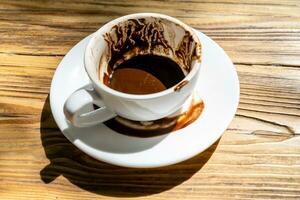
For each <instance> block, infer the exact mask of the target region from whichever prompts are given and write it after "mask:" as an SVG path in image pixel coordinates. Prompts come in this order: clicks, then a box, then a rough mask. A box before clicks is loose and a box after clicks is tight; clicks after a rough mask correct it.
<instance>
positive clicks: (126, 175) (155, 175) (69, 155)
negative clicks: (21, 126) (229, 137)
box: [40, 97, 218, 197]
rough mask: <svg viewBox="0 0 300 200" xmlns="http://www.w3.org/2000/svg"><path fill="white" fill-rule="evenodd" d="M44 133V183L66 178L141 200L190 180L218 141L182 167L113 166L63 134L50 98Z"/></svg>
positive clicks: (98, 191)
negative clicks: (140, 199) (46, 160)
mask: <svg viewBox="0 0 300 200" xmlns="http://www.w3.org/2000/svg"><path fill="white" fill-rule="evenodd" d="M40 133H41V140H42V145H43V147H44V150H45V153H46V156H47V158H48V159H49V161H50V164H48V165H47V166H45V167H44V169H42V170H41V171H40V175H41V179H42V181H43V182H44V183H51V182H52V181H54V180H55V179H56V178H57V177H58V176H60V175H63V176H64V177H65V178H67V179H68V180H69V181H70V182H71V183H73V184H74V185H76V186H78V187H80V188H82V189H84V190H87V191H90V192H93V193H96V194H101V195H106V196H114V197H138V196H146V195H151V194H156V193H160V192H163V191H166V190H169V189H171V188H173V187H175V186H176V185H179V184H181V183H182V182H184V181H186V180H188V179H189V178H190V177H191V176H192V175H193V174H195V173H196V172H197V171H199V170H200V169H201V168H202V167H203V166H204V165H205V164H206V162H207V161H208V160H209V158H210V157H211V155H212V154H213V152H214V151H215V149H216V147H217V145H218V141H217V142H216V143H215V144H214V145H212V146H211V147H210V148H209V149H207V150H206V151H204V152H202V153H201V154H199V155H197V156H196V157H194V158H192V159H190V160H187V161H184V162H182V163H179V164H175V165H171V166H168V167H161V168H154V169H134V168H125V167H118V166H113V165H110V164H106V163H104V162H100V161H98V160H95V159H93V158H91V157H90V156H88V155H86V154H85V153H83V152H81V151H80V150H79V149H77V148H76V147H75V146H74V145H73V144H72V143H70V142H69V141H68V140H67V139H66V138H65V137H64V135H63V134H62V133H61V132H60V131H59V129H58V127H57V126H56V124H55V122H54V119H53V117H52V114H51V110H50V105H49V97H48V98H47V100H46V102H45V104H44V107H43V111H42V115H41V125H40Z"/></svg>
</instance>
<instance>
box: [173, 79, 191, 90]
mask: <svg viewBox="0 0 300 200" xmlns="http://www.w3.org/2000/svg"><path fill="white" fill-rule="evenodd" d="M188 83H189V81H188V80H184V81H181V82H180V83H178V84H177V85H176V86H175V88H174V91H180V90H181V88H183V86H185V85H186V84H188Z"/></svg>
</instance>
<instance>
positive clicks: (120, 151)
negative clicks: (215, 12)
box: [50, 31, 240, 167]
mask: <svg viewBox="0 0 300 200" xmlns="http://www.w3.org/2000/svg"><path fill="white" fill-rule="evenodd" d="M197 32H198V36H199V37H200V40H201V43H202V47H203V50H202V55H203V57H202V68H201V73H200V77H199V82H198V85H197V90H198V91H199V92H200V95H201V97H202V98H203V99H204V103H205V108H204V111H203V112H202V114H201V116H200V117H199V118H198V119H197V120H196V121H195V122H193V123H192V124H190V125H189V126H187V127H186V128H183V129H180V130H178V131H175V132H172V133H170V134H165V135H161V136H156V137H148V138H138V137H131V136H126V135H122V134H119V133H117V132H115V131H113V130H111V129H109V128H107V127H106V126H105V125H103V124H99V125H97V126H94V127H89V128H76V127H73V126H71V125H70V124H69V123H67V121H66V119H65V116H64V113H63V105H64V103H65V101H66V99H67V97H68V96H69V95H70V94H71V93H73V92H74V91H75V90H77V89H78V88H80V87H83V86H84V85H86V84H88V83H89V79H88V77H87V75H86V72H85V70H84V67H83V52H84V49H85V46H86V45H87V43H88V41H89V38H90V36H88V37H86V38H84V39H83V40H82V41H80V42H79V43H78V44H77V45H75V46H74V47H73V48H72V49H71V50H70V51H69V52H68V54H67V55H66V56H65V57H64V58H63V60H62V61H61V63H60V64H59V66H58V68H57V70H56V72H55V74H54V77H53V80H52V83H51V90H50V105H51V110H52V113H53V117H54V119H55V121H56V123H57V125H58V127H59V128H60V129H61V131H62V132H63V134H64V135H65V136H66V137H67V138H68V139H69V140H70V141H71V142H72V143H73V144H74V145H75V146H77V147H78V148H79V149H81V150H82V151H83V152H85V153H86V154H88V155H90V156H92V157H94V158H96V159H98V160H101V161H104V162H107V163H111V164H114V165H119V166H125V167H161V166H166V165H170V164H174V163H178V162H181V161H184V160H186V159H189V158H191V157H193V156H195V155H197V154H199V153H201V152H202V151H204V150H205V149H206V148H208V147H209V146H210V145H212V144H213V143H214V142H215V141H216V140H217V139H218V138H219V137H220V136H221V135H222V133H223V132H224V131H225V130H226V128H227V126H228V125H229V123H230V122H231V120H232V118H233V117H234V114H235V112H236V109H237V106H238V102H239V93H240V92H239V90H240V89H239V80H238V76H237V73H236V70H235V68H234V66H233V64H232V62H231V60H230V59H229V57H228V56H227V55H226V53H225V52H224V50H223V49H222V48H221V47H220V46H219V45H218V44H216V43H215V42H214V41H213V40H212V39H210V38H209V37H207V36H206V35H204V34H203V33H201V32H199V31H197Z"/></svg>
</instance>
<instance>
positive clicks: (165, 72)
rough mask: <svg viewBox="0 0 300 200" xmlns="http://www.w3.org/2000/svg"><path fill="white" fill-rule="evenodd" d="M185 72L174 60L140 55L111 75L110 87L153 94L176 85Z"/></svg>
mask: <svg viewBox="0 0 300 200" xmlns="http://www.w3.org/2000/svg"><path fill="white" fill-rule="evenodd" d="M184 77H185V76H184V73H183V71H182V70H181V68H180V67H179V65H178V64H177V63H176V62H174V61H173V60H171V59H169V58H167V57H163V56H156V55H139V56H135V57H133V58H131V59H129V60H127V61H124V62H123V63H121V64H120V65H119V66H117V67H116V69H115V70H113V71H112V73H111V75H110V80H109V81H108V82H107V83H106V84H107V85H108V86H109V87H110V88H112V89H114V90H117V91H120V92H124V93H129V94H151V93H156V92H160V91H163V90H165V89H167V88H170V87H172V86H174V85H175V84H177V83H179V82H180V81H181V80H183V79H184Z"/></svg>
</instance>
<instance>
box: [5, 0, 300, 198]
mask: <svg viewBox="0 0 300 200" xmlns="http://www.w3.org/2000/svg"><path fill="white" fill-rule="evenodd" d="M149 11H152V12H160V13H165V14H167V15H171V16H174V17H177V18H179V19H180V20H182V21H184V22H185V23H187V24H189V25H191V26H193V27H194V28H197V29H199V30H201V31H202V32H203V33H205V34H207V35H208V36H210V37H211V38H213V39H214V40H215V41H216V42H218V43H219V44H220V45H221V46H222V47H223V48H224V49H225V51H226V52H227V53H228V54H229V56H230V57H231V59H232V60H233V62H234V63H235V66H236V68H237V71H238V75H239V79H240V84H241V85H240V86H241V99H240V104H239V109H238V111H237V114H236V116H235V118H234V120H233V121H232V123H231V125H230V126H229V128H228V130H227V131H226V132H225V134H224V135H223V136H222V138H221V139H220V140H219V141H218V142H217V143H215V144H214V145H213V146H212V147H210V148H209V149H208V150H206V151H205V152H203V153H201V154H200V155H198V156H196V157H195V158H193V159H190V160H188V161H185V162H183V163H179V164H176V165H173V166H169V167H164V168H157V169H127V168H121V167H116V166H111V165H109V164H106V163H102V162H99V161H97V160H95V159H93V158H91V157H89V156H87V155H85V154H84V153H82V152H81V151H79V150H78V149H77V148H75V147H74V146H73V145H72V144H71V143H70V142H69V141H68V140H67V139H66V138H65V137H64V136H63V135H62V133H61V132H60V131H59V130H58V128H57V126H56V125H55V123H54V121H53V117H52V115H51V111H50V108H49V98H48V97H49V89H50V83H51V79H52V76H53V73H54V71H55V69H56V67H57V65H58V63H59V62H60V60H61V59H62V58H63V56H64V55H65V54H66V53H67V52H68V50H69V49H70V48H71V47H72V46H73V45H75V44H76V43H77V42H78V41H80V40H81V39H83V38H84V37H85V36H87V35H89V34H91V33H92V32H94V31H96V30H97V29H98V28H99V27H100V26H101V25H103V23H105V22H107V21H109V20H111V19H114V18H116V17H119V16H122V15H125V14H129V13H135V12H149ZM0 41H1V42H0V199H92V198H99V199H120V198H130V199H132V197H136V198H140V199H300V136H299V134H300V2H299V1H297V0H295V1H287V0H281V1H275V0H274V1H270V0H263V1H257V0H247V1H244V3H242V2H241V1H240V0H230V1H226V0H221V1H218V0H217V1H213V0H206V1H203V2H200V1H199V2H198V1H195V0H191V1H155V0H151V1H128V0H126V1H125V0H124V1H96V0H86V1H80V0H77V1H76V0H73V1H29V0H28V1H17V0H15V1H9V0H8V1H4V0H2V1H1V2H0ZM216 59H218V58H216ZM220 114H222V113H220Z"/></svg>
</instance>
